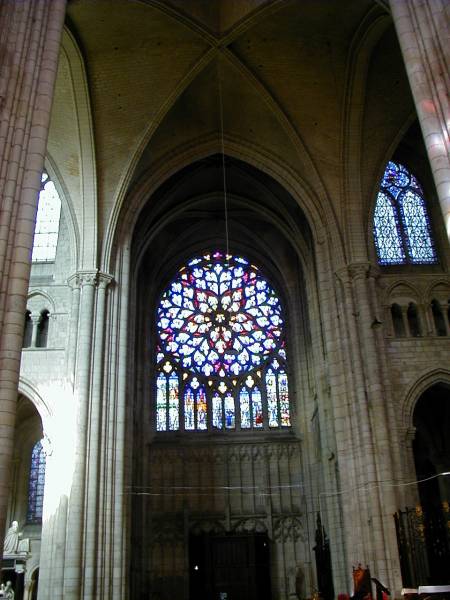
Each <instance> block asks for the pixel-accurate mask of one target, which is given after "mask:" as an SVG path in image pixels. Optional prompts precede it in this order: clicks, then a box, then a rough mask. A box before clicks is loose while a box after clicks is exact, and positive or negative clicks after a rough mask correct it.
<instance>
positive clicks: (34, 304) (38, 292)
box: [27, 289, 55, 313]
mask: <svg viewBox="0 0 450 600" xmlns="http://www.w3.org/2000/svg"><path fill="white" fill-rule="evenodd" d="M40 298H43V299H45V301H46V302H47V304H42V303H39V299H40ZM33 308H34V309H36V310H31V312H32V313H33V312H36V311H38V312H41V311H42V310H43V309H47V310H49V311H50V313H54V312H55V301H54V300H53V298H52V297H51V296H50V294H48V293H47V292H45V291H44V290H42V289H33V291H32V292H30V294H28V298H27V309H28V310H30V309H33Z"/></svg>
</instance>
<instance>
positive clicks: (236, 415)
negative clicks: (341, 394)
mask: <svg viewBox="0 0 450 600" xmlns="http://www.w3.org/2000/svg"><path fill="white" fill-rule="evenodd" d="M157 333H158V347H157V353H156V354H157V356H156V377H155V379H156V383H155V387H156V429H157V431H176V430H179V429H181V430H185V431H207V430H210V431H211V430H216V431H230V430H250V429H256V430H257V429H266V428H267V429H268V428H271V429H272V428H282V427H289V426H290V425H291V421H290V406H289V389H288V375H287V365H286V349H285V338H284V318H283V315H282V308H281V304H280V301H279V299H278V297H277V295H276V294H275V291H274V290H273V289H272V287H271V286H270V285H269V283H268V282H267V281H266V279H265V278H264V277H263V276H262V275H261V273H260V271H259V269H258V268H257V267H256V266H254V265H252V264H251V263H249V262H248V261H247V260H246V259H245V258H243V257H240V256H231V255H225V254H224V253H222V252H218V251H217V252H214V253H211V254H205V255H204V256H202V257H196V258H194V259H193V260H191V261H190V262H189V263H188V264H187V265H186V266H184V267H182V268H181V269H180V270H179V272H178V274H177V276H176V277H175V279H174V280H173V281H172V282H171V284H170V285H169V286H168V287H167V289H166V290H165V291H164V293H163V294H162V297H161V300H160V302H159V305H158V308H157Z"/></svg>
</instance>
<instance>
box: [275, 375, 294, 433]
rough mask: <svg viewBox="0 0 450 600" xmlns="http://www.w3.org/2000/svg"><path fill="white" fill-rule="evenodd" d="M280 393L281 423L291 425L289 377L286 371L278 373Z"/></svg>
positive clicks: (286, 425)
mask: <svg viewBox="0 0 450 600" xmlns="http://www.w3.org/2000/svg"><path fill="white" fill-rule="evenodd" d="M278 394H279V398H280V415H281V425H282V426H283V427H289V426H290V425H291V415H290V410H289V393H288V379H287V375H286V373H285V372H284V371H280V372H279V373H278Z"/></svg>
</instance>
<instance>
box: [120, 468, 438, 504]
mask: <svg viewBox="0 0 450 600" xmlns="http://www.w3.org/2000/svg"><path fill="white" fill-rule="evenodd" d="M448 476H450V471H443V472H442V473H436V474H435V475H431V476H430V477H425V478H424V479H416V480H414V481H406V482H404V481H401V482H396V481H368V482H367V483H364V484H362V485H360V486H355V487H352V488H347V489H345V490H340V491H338V492H330V493H327V492H320V493H319V504H320V497H324V498H331V497H333V496H342V495H344V494H350V493H355V492H357V491H362V490H363V491H367V490H370V489H383V487H385V486H386V487H407V486H410V485H417V484H419V483H424V482H425V481H430V480H432V479H436V478H438V477H448ZM283 489H298V490H301V489H303V490H304V489H305V486H304V484H303V483H292V484H284V485H271V486H265V487H261V486H257V485H217V486H202V485H200V486H191V485H186V486H176V485H171V486H158V485H156V486H155V485H149V486H126V493H127V494H132V495H136V496H165V495H167V494H173V495H183V494H186V493H192V492H195V493H199V494H200V495H209V494H211V492H213V491H232V492H241V493H259V494H260V495H261V496H274V495H278V494H279V493H280V491H281V490H283ZM148 490H152V491H148ZM153 490H159V491H153ZM206 490H210V491H206ZM310 499H314V496H310Z"/></svg>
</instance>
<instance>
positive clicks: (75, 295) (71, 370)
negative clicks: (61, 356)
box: [66, 274, 80, 385]
mask: <svg viewBox="0 0 450 600" xmlns="http://www.w3.org/2000/svg"><path fill="white" fill-rule="evenodd" d="M68 284H69V286H70V287H71V289H72V298H71V303H70V323H69V341H68V342H67V355H66V367H67V371H66V376H67V379H68V381H69V383H70V384H71V385H73V384H74V377H75V365H76V358H77V344H78V320H79V316H80V281H79V277H78V275H76V274H75V275H73V276H72V277H70V278H69V280H68Z"/></svg>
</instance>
